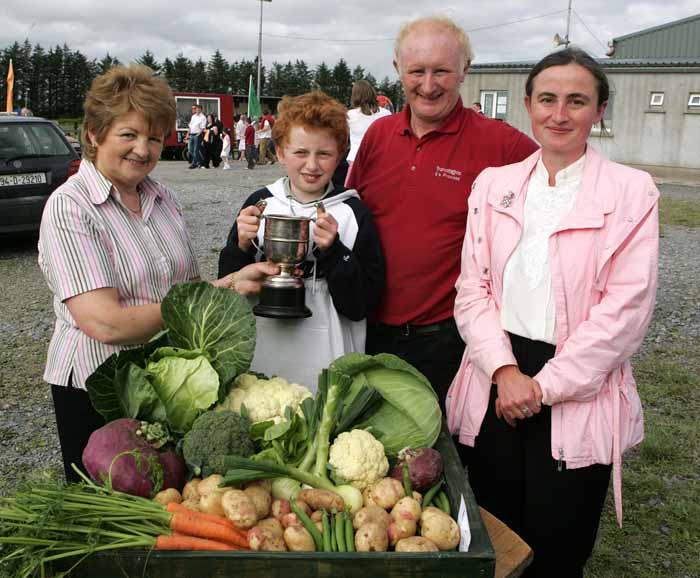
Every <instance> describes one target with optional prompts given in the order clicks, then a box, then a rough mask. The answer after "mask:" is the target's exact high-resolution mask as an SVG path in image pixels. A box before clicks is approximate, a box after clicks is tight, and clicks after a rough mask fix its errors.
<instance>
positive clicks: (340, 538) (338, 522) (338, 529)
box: [335, 512, 347, 552]
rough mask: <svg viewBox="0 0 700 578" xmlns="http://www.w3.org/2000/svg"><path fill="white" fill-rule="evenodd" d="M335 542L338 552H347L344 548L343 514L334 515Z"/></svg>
mask: <svg viewBox="0 0 700 578" xmlns="http://www.w3.org/2000/svg"><path fill="white" fill-rule="evenodd" d="M335 541H336V542H337V544H338V552H347V548H346V547H345V512H338V513H337V514H336V515H335Z"/></svg>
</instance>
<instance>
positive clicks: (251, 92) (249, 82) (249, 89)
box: [248, 74, 253, 119]
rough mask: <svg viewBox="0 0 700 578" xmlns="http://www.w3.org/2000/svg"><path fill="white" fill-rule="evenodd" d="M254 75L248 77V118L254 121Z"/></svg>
mask: <svg viewBox="0 0 700 578" xmlns="http://www.w3.org/2000/svg"><path fill="white" fill-rule="evenodd" d="M252 96H253V75H252V74H251V75H250V76H248V118H250V119H252V118H253V117H252V116H250V103H251V101H252V100H253V99H252Z"/></svg>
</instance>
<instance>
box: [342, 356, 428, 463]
mask: <svg viewBox="0 0 700 578" xmlns="http://www.w3.org/2000/svg"><path fill="white" fill-rule="evenodd" d="M331 369H332V370H334V371H337V372H339V373H341V374H345V375H348V376H350V377H352V379H353V383H352V386H351V390H350V392H349V393H348V397H347V398H346V401H345V403H346V405H347V404H349V403H350V402H351V401H352V399H353V397H354V395H355V394H356V392H358V391H359V390H360V389H361V387H362V385H365V384H369V385H370V386H371V387H373V388H374V389H375V390H376V391H378V392H379V393H380V394H381V396H382V398H383V401H382V402H381V403H379V404H378V406H377V407H373V408H372V409H371V410H370V411H369V412H368V413H367V414H364V415H360V416H359V417H358V418H357V421H356V422H355V423H353V425H352V427H353V428H357V429H366V430H368V431H370V432H371V433H372V435H374V437H376V438H377V439H378V440H379V441H381V442H382V444H383V445H384V449H385V451H386V453H387V455H388V456H395V455H397V454H398V453H399V451H401V450H402V449H403V448H405V447H409V446H410V447H414V448H421V447H432V445H433V444H434V443H435V442H436V440H437V438H438V435H439V434H440V427H441V424H442V412H441V411H440V405H439V403H438V398H437V395H436V394H435V391H434V390H433V388H432V387H431V385H430V382H429V381H428V379H427V378H426V377H425V376H424V375H423V374H422V373H420V372H419V371H418V370H417V369H416V368H415V367H413V366H412V365H411V364H409V363H407V362H406V361H404V360H403V359H401V358H400V357H397V356H395V355H391V354H390V353H380V354H378V355H375V356H370V355H364V354H362V353H349V354H347V355H343V356H342V357H339V358H338V359H336V360H335V361H334V362H333V363H332V364H331Z"/></svg>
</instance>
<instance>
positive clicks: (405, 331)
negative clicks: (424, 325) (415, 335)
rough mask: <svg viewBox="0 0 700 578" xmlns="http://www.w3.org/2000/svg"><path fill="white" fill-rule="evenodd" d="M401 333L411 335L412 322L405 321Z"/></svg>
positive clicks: (406, 335)
mask: <svg viewBox="0 0 700 578" xmlns="http://www.w3.org/2000/svg"><path fill="white" fill-rule="evenodd" d="M401 335H402V336H403V337H410V336H411V324H410V323H404V324H403V325H402V326H401Z"/></svg>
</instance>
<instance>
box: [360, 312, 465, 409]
mask: <svg viewBox="0 0 700 578" xmlns="http://www.w3.org/2000/svg"><path fill="white" fill-rule="evenodd" d="M365 351H366V352H367V353H368V354H370V355H376V354H377V353H393V354H394V355H397V356H398V357H400V358H401V359H403V360H405V361H408V363H410V364H411V365H413V366H414V367H415V368H416V369H418V371H420V372H421V373H422V374H423V375H425V376H426V377H427V378H428V381H430V383H431V385H432V386H433V389H434V390H435V392H436V393H437V395H438V399H439V400H440V408H441V409H442V412H443V415H444V414H445V397H446V396H447V390H448V389H449V388H450V385H451V384H452V380H453V379H454V377H455V375H456V374H457V370H458V369H459V364H460V362H461V361H462V354H463V353H464V341H462V337H461V336H460V334H459V332H458V331H457V325H456V324H455V322H454V319H453V318H451V317H450V318H449V319H446V320H444V321H441V322H439V323H433V324H431V325H427V326H412V325H408V326H406V325H403V326H393V325H384V324H381V323H369V324H368V325H367V342H366V345H365Z"/></svg>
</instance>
